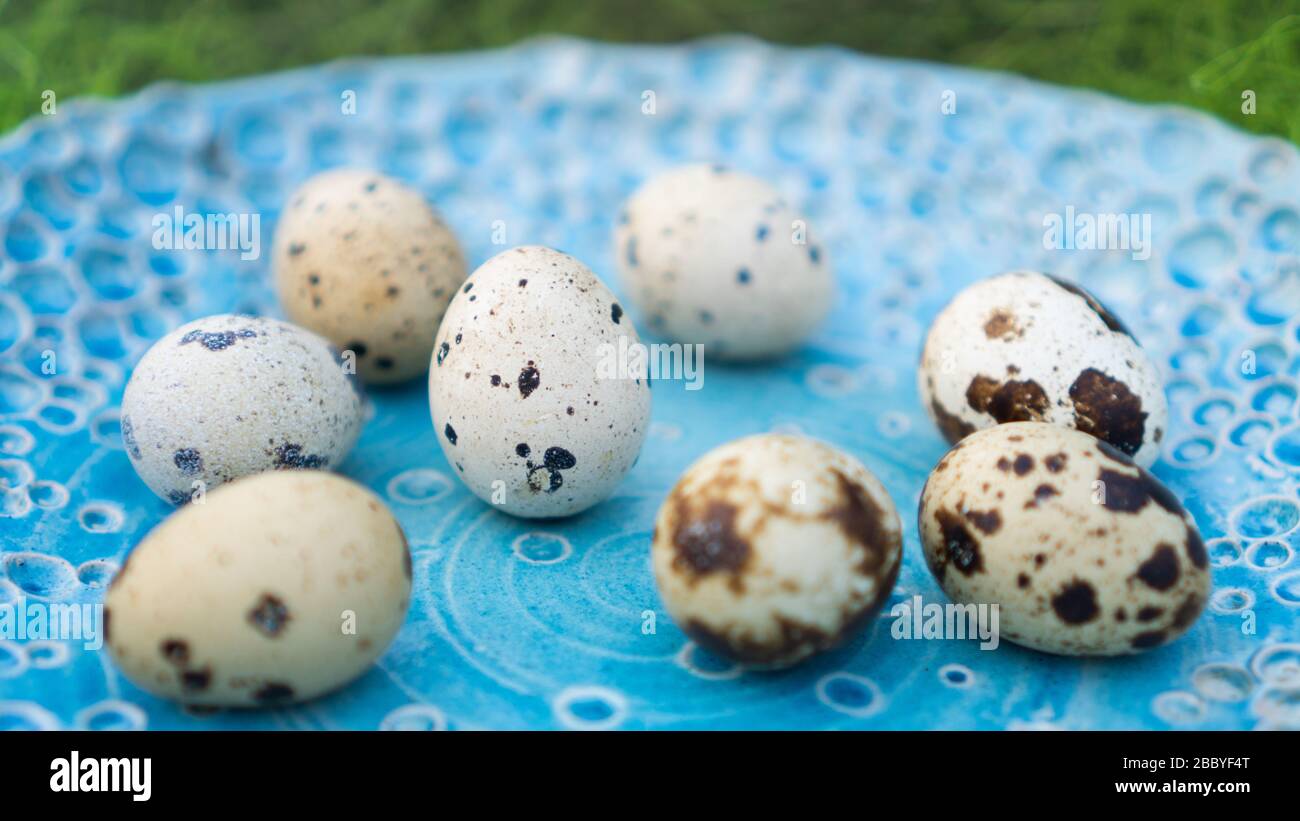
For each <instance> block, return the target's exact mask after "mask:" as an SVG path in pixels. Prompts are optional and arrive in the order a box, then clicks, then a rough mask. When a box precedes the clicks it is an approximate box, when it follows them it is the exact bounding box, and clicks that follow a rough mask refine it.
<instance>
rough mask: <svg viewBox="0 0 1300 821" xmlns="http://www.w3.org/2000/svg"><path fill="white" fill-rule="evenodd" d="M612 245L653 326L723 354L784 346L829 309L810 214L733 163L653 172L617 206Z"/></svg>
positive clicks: (771, 352)
mask: <svg viewBox="0 0 1300 821" xmlns="http://www.w3.org/2000/svg"><path fill="white" fill-rule="evenodd" d="M614 246H615V249H616V255H617V260H618V266H619V271H620V274H621V276H622V278H623V282H624V283H625V285H626V287H627V288H628V291H629V294H630V298H631V299H632V301H633V302H634V304H635V306H636V308H637V309H638V311H639V314H640V315H641V316H642V317H644V318H645V319H646V321H647V322H648V327H649V328H650V330H651V331H652V332H654V333H657V334H660V335H662V336H666V337H668V338H670V339H672V340H674V341H677V342H683V343H694V344H703V345H704V347H705V350H706V351H708V352H709V354H710V355H713V356H716V357H719V358H721V359H732V360H755V359H763V358H769V357H774V356H777V355H780V354H784V353H786V352H788V351H790V350H792V349H794V348H795V347H797V346H798V345H799V344H800V343H802V342H803V341H804V340H805V339H806V338H807V337H808V336H809V335H810V334H811V333H812V332H813V330H814V329H816V327H817V326H818V325H819V324H820V323H821V321H822V320H823V319H824V318H825V317H826V314H827V313H828V312H829V310H830V306H831V298H832V294H833V291H834V286H835V282H834V276H833V274H832V272H831V267H830V261H829V260H828V259H827V256H826V250H825V248H824V247H823V246H822V245H821V244H820V243H819V242H818V241H817V239H816V237H815V236H813V235H812V232H811V229H810V228H809V226H808V222H807V220H806V219H805V218H804V217H803V216H801V215H800V214H799V213H798V212H797V211H795V210H794V209H793V208H791V207H790V206H789V205H788V204H786V202H785V201H784V200H783V199H782V198H781V195H780V194H779V193H778V192H777V191H776V190H775V189H774V188H772V187H771V186H770V185H768V184H767V183H766V182H763V181H762V180H760V179H757V178H755V177H752V176H750V175H748V174H744V173H741V172H738V171H732V170H729V169H726V168H723V167H721V166H711V165H688V166H684V167H681V168H676V169H672V170H669V171H666V172H664V173H662V174H660V175H659V176H657V177H654V178H653V179H651V180H650V181H649V182H647V183H646V184H645V185H643V186H642V187H641V188H640V190H638V191H636V192H635V193H634V194H633V195H632V196H631V198H630V199H628V201H627V203H626V204H625V205H624V208H623V214H622V216H621V218H620V220H619V224H618V226H617V228H616V229H615V236H614Z"/></svg>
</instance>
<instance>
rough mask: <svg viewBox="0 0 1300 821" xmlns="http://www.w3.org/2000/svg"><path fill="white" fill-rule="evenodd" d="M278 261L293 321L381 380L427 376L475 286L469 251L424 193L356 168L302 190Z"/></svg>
mask: <svg viewBox="0 0 1300 821" xmlns="http://www.w3.org/2000/svg"><path fill="white" fill-rule="evenodd" d="M274 260H275V262H274V265H275V281H276V287H277V289H278V291H279V295H280V304H281V305H282V306H283V307H284V311H285V315H286V316H287V317H288V318H289V319H290V320H291V321H293V322H296V323H298V324H299V325H301V326H303V327H304V328H307V329H309V330H312V331H315V332H316V333H318V334H320V335H321V336H323V337H325V338H326V339H328V340H330V341H331V342H332V343H334V344H335V345H336V346H338V348H339V349H340V350H343V351H351V352H352V355H353V356H354V357H355V364H356V372H357V374H358V375H359V376H360V377H361V378H362V379H363V380H365V381H367V382H372V383H391V382H400V381H403V380H406V379H410V378H411V377H414V376H417V375H419V374H421V373H424V370H425V368H427V367H429V354H430V352H431V351H432V350H433V337H434V334H436V333H437V331H438V323H439V322H440V321H441V320H442V315H443V312H444V311H445V310H446V308H447V303H448V302H449V301H450V300H451V298H452V295H453V294H455V293H456V289H457V288H458V287H460V284H461V283H462V282H464V281H465V258H464V256H463V255H462V254H461V249H460V245H459V244H458V243H457V242H456V237H455V235H454V234H453V233H452V231H451V229H450V228H449V227H448V226H447V225H446V224H445V223H444V222H443V221H442V218H441V217H440V216H439V215H438V213H437V212H436V211H435V210H434V209H433V208H431V207H430V206H429V204H428V202H426V201H425V199H424V197H423V196H421V195H420V193H419V192H418V191H415V190H413V189H411V188H408V187H407V186H405V185H403V184H402V183H400V182H398V181H397V180H394V179H392V178H390V177H386V176H384V175H383V174H378V173H376V172H374V171H363V170H356V169H342V170H334V171H326V172H324V173H321V174H317V175H316V176H314V177H312V178H311V179H309V180H307V182H305V183H303V185H302V187H301V188H299V189H298V190H297V191H296V192H294V194H293V195H292V196H291V197H290V198H289V203H288V206H287V207H286V208H285V210H284V213H283V214H282V215H281V216H280V222H279V224H278V225H277V226H276V229H275V249H274Z"/></svg>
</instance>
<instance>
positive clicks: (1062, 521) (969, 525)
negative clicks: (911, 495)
mask: <svg viewBox="0 0 1300 821" xmlns="http://www.w3.org/2000/svg"><path fill="white" fill-rule="evenodd" d="M918 518H919V522H918V525H919V530H920V533H921V543H922V546H923V548H924V552H925V559H926V562H927V563H928V564H929V566H930V569H931V571H933V573H934V575H935V577H936V578H937V579H938V580H939V584H940V585H941V586H942V587H943V589H944V592H946V593H947V594H948V595H949V597H951V598H952V599H953V600H954V601H957V602H960V603H963V604H996V605H998V606H999V623H1000V635H1001V636H1002V637H1003V638H1006V639H1009V640H1011V641H1013V642H1016V643H1018V644H1023V645H1025V646H1027V647H1032V648H1035V649H1037V650H1043V651H1046V652H1049V653H1062V654H1067V655H1103V656H1112V655H1122V654H1127V653H1136V652H1140V651H1142V650H1147V649H1150V648H1152V647H1158V646H1160V645H1162V644H1165V643H1167V642H1169V641H1172V640H1173V639H1175V638H1177V637H1178V636H1179V635H1181V634H1182V633H1184V632H1186V631H1187V629H1188V628H1190V627H1191V626H1192V624H1193V623H1194V622H1195V621H1196V619H1197V617H1198V616H1199V615H1200V613H1201V610H1202V609H1203V608H1204V607H1205V604H1206V601H1207V600H1208V598H1209V592H1210V570H1209V559H1208V556H1207V554H1206V550H1205V545H1204V543H1203V542H1202V541H1201V536H1200V533H1199V532H1198V531H1197V529H1196V522H1195V521H1194V520H1193V519H1192V517H1191V516H1190V515H1188V514H1187V512H1186V511H1185V510H1184V509H1183V506H1182V504H1181V503H1179V501H1178V499H1177V497H1175V496H1174V495H1173V494H1172V493H1171V492H1170V491H1169V490H1168V488H1166V487H1165V486H1164V485H1162V484H1161V483H1160V481H1159V480H1158V479H1156V478H1155V477H1154V476H1152V475H1151V474H1149V473H1147V472H1146V471H1145V470H1144V469H1143V468H1140V467H1138V466H1137V465H1136V464H1135V463H1134V462H1133V460H1132V459H1130V458H1129V457H1128V456H1127V455H1125V454H1123V453H1121V452H1120V451H1119V450H1117V449H1116V448H1114V447H1112V446H1111V445H1109V444H1107V443H1106V442H1104V441H1102V440H1099V439H1096V438H1094V437H1092V436H1089V435H1087V434H1085V433H1081V432H1079V431H1077V430H1074V429H1072V428H1066V427H1060V426H1057V425H1050V424H1046V423H1042V422H1013V423H1009V424H1005V425H998V426H996V427H992V428H987V429H985V430H982V431H978V432H976V433H973V434H971V435H970V436H968V437H966V438H965V439H962V440H961V442H960V443H959V444H958V445H957V446H956V447H954V448H953V449H952V450H951V451H949V452H948V454H947V455H946V456H944V457H943V459H942V461H940V462H939V464H938V465H937V466H936V467H935V469H934V471H933V472H931V474H930V477H929V480H928V481H927V483H926V486H925V490H924V491H923V493H922V495H921V505H920V512H919V516H918Z"/></svg>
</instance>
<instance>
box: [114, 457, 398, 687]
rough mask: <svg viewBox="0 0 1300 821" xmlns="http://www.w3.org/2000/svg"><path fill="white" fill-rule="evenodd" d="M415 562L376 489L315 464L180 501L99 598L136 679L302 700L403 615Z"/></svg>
mask: <svg viewBox="0 0 1300 821" xmlns="http://www.w3.org/2000/svg"><path fill="white" fill-rule="evenodd" d="M410 595H411V559H410V554H409V552H408V550H407V545H406V539H405V537H404V536H403V535H402V529H401V527H400V526H399V525H398V524H397V521H396V520H395V519H394V518H393V516H392V514H391V513H390V512H389V511H388V508H387V507H385V506H384V504H383V502H381V501H380V500H379V498H378V497H376V496H375V495H374V494H372V493H371V492H370V491H368V490H366V489H365V488H363V487H361V486H360V485H358V484H356V483H355V482H352V481H349V480H347V479H344V478H342V477H340V476H337V475H335V474H332V473H326V472H324V471H300V472H293V473H263V474H260V475H258V476H251V477H248V478H246V479H241V480H239V481H237V482H233V483H231V484H229V485H227V486H225V487H222V488H220V489H218V490H217V491H216V492H214V493H212V494H210V495H209V496H208V497H207V498H206V499H204V500H203V501H202V502H201V503H200V502H196V503H195V504H191V505H187V506H186V507H184V508H182V509H181V510H179V511H177V512H175V513H173V514H172V515H171V516H170V517H169V518H168V519H167V520H166V521H164V522H163V523H162V524H161V525H159V526H158V527H157V528H155V529H154V530H153V531H152V532H151V533H149V535H148V536H146V537H145V539H144V541H142V542H140V544H139V545H137V546H136V548H135V549H134V550H133V551H132V552H131V554H130V556H129V557H128V558H127V561H126V563H125V564H123V565H122V569H121V570H120V571H118V573H117V575H116V577H114V579H113V582H112V584H111V585H110V586H109V589H108V593H107V596H106V598H105V602H104V631H105V643H106V645H107V647H108V652H109V654H110V655H111V656H112V658H113V661H114V662H115V663H116V664H117V666H118V667H119V668H120V669H121V670H122V672H123V673H125V674H126V676H127V678H129V679H130V680H131V681H132V682H134V683H135V684H136V685H138V686H139V687H141V688H143V689H145V690H148V691H149V692H151V693H153V694H155V695H158V696H162V697H163V698H169V699H175V700H179V701H183V702H187V703H192V704H202V705H213V706H231V707H240V706H262V705H276V704H283V703H288V702H296V701H302V700H305V699H310V698H313V697H315V696H318V695H320V694H322V693H325V692H328V691H330V690H333V689H335V688H337V687H339V686H341V685H343V684H346V683H347V682H349V681H351V680H352V679H354V678H356V677H357V676H359V675H361V674H362V673H363V672H364V671H365V670H366V668H368V667H369V666H370V665H371V663H372V662H374V660H375V659H376V658H378V657H379V655H380V654H381V653H382V652H383V651H384V648H385V647H387V646H388V644H389V642H390V641H392V639H393V636H395V635H396V634H397V630H398V628H399V627H401V625H402V622H403V621H404V620H405V617H406V609H407V604H408V602H409V601H410Z"/></svg>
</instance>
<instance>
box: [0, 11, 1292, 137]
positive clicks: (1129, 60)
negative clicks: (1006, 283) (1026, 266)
mask: <svg viewBox="0 0 1300 821" xmlns="http://www.w3.org/2000/svg"><path fill="white" fill-rule="evenodd" d="M727 32H746V33H749V34H752V35H755V36H757V37H761V38H763V39H765V40H769V41H772V42H780V43H790V44H798V45H810V44H820V43H834V44H838V45H842V46H847V47H849V48H853V49H857V50H859V51H864V52H869V53H873V54H882V55H892V56H899V57H912V58H919V59H925V60H933V61H939V62H948V63H959V64H964V65H971V66H981V67H986V68H995V69H1004V70H1008V71H1013V72H1017V73H1019V74H1024V75H1028V76H1031V77H1036V78H1039V79H1043V80H1047V81H1050V82H1054V83H1062V84H1068V85H1078V86H1088V87H1091V88H1096V89H1100V90H1103V91H1107V92H1111V93H1114V94H1118V95H1120V96H1124V97H1128V98H1131V99H1135V100H1141V101H1149V102H1176V103H1183V104H1186V105H1190V106H1194V107H1197V108H1201V109H1204V110H1207V111H1210V112H1213V113H1214V114H1217V115H1218V116H1220V117H1222V118H1223V119H1225V120H1228V121H1229V122H1232V123H1234V124H1236V125H1238V126H1240V127H1242V128H1245V129H1247V130H1250V131H1255V132H1260V133H1269V134H1277V135H1282V136H1285V137H1289V138H1290V139H1291V140H1293V141H1296V142H1300V0H1290V1H1289V2H1278V1H1277V0H1225V1H1224V2H1219V1H1218V0H1185V1H1184V0H1112V1H1110V2H1060V1H1059V0H897V1H896V2H864V0H853V1H851V0H836V1H835V2H819V3H809V2H793V1H792V0H774V2H762V1H761V0H714V2H708V1H707V0H667V1H666V2H663V1H661V2H651V1H650V0H618V1H617V2H600V0H568V2H538V1H537V0H470V1H469V2H452V1H450V0H442V1H441V2H439V1H438V0H315V2H312V1H311V0H299V2H270V1H269V0H260V1H259V0H242V1H239V2H215V1H214V0H197V2H177V3H170V4H166V5H164V4H163V3H160V2H124V0H0V131H4V130H8V129H10V128H12V127H14V126H15V125H17V124H18V123H20V122H22V121H23V120H25V119H27V118H28V117H30V116H32V115H34V114H37V113H39V111H40V102H41V93H42V91H44V90H45V89H52V90H54V91H55V93H56V94H57V95H58V98H59V100H67V99H70V98H72V97H75V96H80V95H84V94H96V95H116V94H122V93H125V92H128V91H132V90H134V89H137V88H140V87H141V86H144V85H147V84H148V83H150V82H152V81H154V80H159V79H177V80H187V81H205V80H216V79H220V78H225V77H234V76H241V75H248V74H259V73H262V72H266V71H272V70H275V69H282V68H288V67H291V66H298V65H304V64H309V63H317V62H322V61H326V60H330V59H332V58H335V57H342V56H350V55H380V54H414V53H422V52H430V51H446V50H463V49H477V48H485V47H490V46H500V45H505V44H509V43H512V42H515V41H517V40H519V39H522V38H525V37H529V36H532V35H536V34H542V33H564V34H572V35H576V36H580V37H590V38H597V39H603V40H612V41H620V42H638V41H643V42H670V41H679V40H684V39H690V38H694V37H700V36H705V35H710V34H720V33H727ZM1247 89H1249V90H1252V91H1254V92H1255V99H1256V111H1255V113H1254V114H1253V115H1251V114H1245V113H1243V112H1242V92H1243V91H1244V90H1247Z"/></svg>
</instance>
